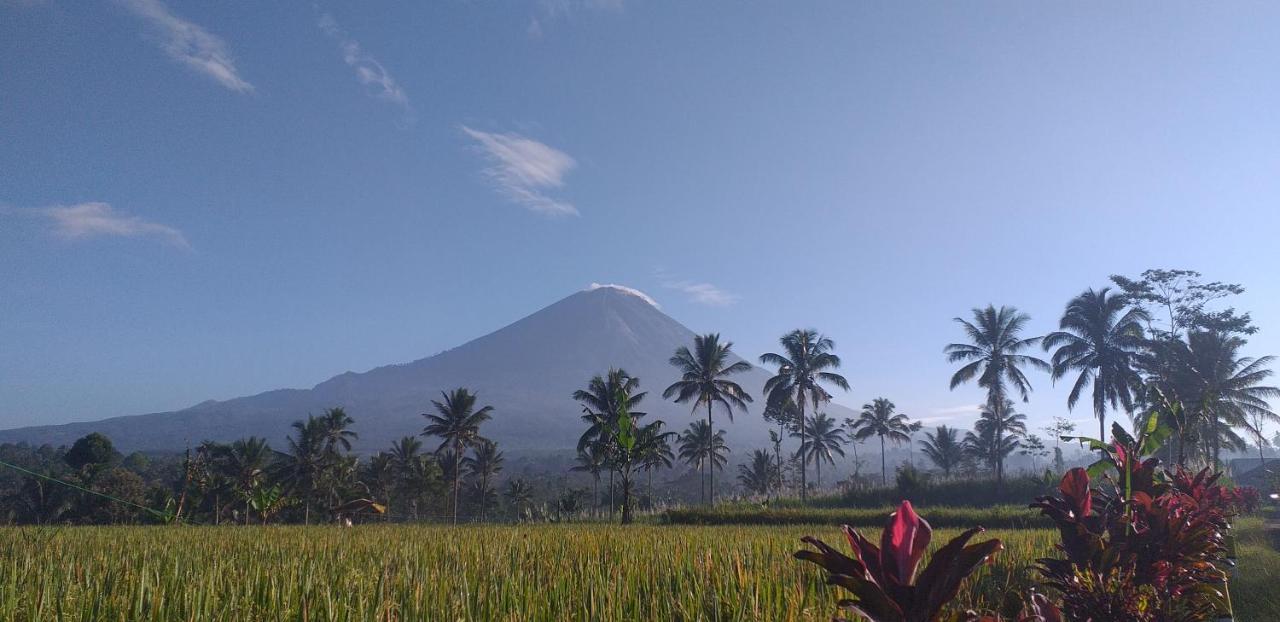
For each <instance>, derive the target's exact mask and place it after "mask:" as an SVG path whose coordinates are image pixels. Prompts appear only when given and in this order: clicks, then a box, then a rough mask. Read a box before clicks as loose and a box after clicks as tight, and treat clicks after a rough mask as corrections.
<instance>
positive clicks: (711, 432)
mask: <svg viewBox="0 0 1280 622" xmlns="http://www.w3.org/2000/svg"><path fill="white" fill-rule="evenodd" d="M715 438H716V429H715V428H714V427H712V425H711V402H707V461H708V462H709V463H710V464H708V465H707V499H708V500H709V501H710V502H709V503H708V504H707V505H710V506H711V507H715V506H716V460H715V449H714V447H715Z"/></svg>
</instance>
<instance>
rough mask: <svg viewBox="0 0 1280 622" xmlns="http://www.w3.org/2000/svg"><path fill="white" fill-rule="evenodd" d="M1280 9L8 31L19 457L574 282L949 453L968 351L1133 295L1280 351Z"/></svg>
mask: <svg viewBox="0 0 1280 622" xmlns="http://www.w3.org/2000/svg"><path fill="white" fill-rule="evenodd" d="M1277 13H1280V7H1278V6H1276V5H1274V4H1269V3H1233V4H1207V3H1192V2H1175V3H1130V4H1126V5H1123V6H1117V5H1114V4H1112V3H1100V2H1096V3H1095V2H1084V3H1062V4H1057V5H1048V4H1039V3H1036V4H1032V3H1025V2H966V3H938V4H933V3H929V4H923V3H848V2H807V3H738V2H724V3H721V2H683V1H680V2H676V1H670V2H632V1H628V0H612V1H604V0H595V1H591V0H562V1H538V0H535V1H532V2H517V1H512V2H463V1H461V0H458V1H448V0H445V1H440V2H404V3H398V2H396V3H393V2H367V3H358V4H352V3H321V4H319V5H312V4H310V3H305V2H299V3H255V4H253V5H241V4H235V3H215V2H178V1H176V0H170V1H163V2H162V1H161V0H116V1H111V2H95V3H86V2H65V1H58V0H45V1H36V0H17V1H15V0H7V1H0V171H3V173H2V174H0V180H2V183H0V316H2V318H3V319H2V320H0V426H3V427H10V426H17V425H26V424H36V423H46V422H61V421H70V420H85V419H95V418H99V417H102V416H111V415H122V414H134V413H141V412H153V411H161V410H168V409H174V408H180V407H185V406H188V405H191V404H194V403H196V402H199V401H202V400H204V399H207V398H217V399H223V398H229V397H234V396H238V395H245V394H251V393H255V392H259V391H262V390H267V389H272V388H278V387H307V386H311V385H312V384H314V383H316V382H319V381H321V380H323V379H325V378H327V377H329V376H331V375H333V374H336V373H340V372H343V371H346V370H357V371H363V370H365V369H368V368H370V367H373V366H376V365H380V364H386V363H393V362H403V361H408V360H413V359H416V358H420V357H423V356H426V355H429V354H432V353H435V352H437V351H440V350H442V349H445V348H448V347H451V346H454V345H457V344H459V343H461V342H463V341H465V340H467V339H470V338H472V337H476V336H479V335H481V334H484V333H486V332H489V331H490V330H493V329H496V328H498V327H500V326H502V325H504V324H506V323H508V322H510V321H513V320H515V319H518V318H519V317H521V316H523V315H525V314H527V313H529V312H532V311H534V310H536V309H539V308H541V307H543V306H545V305H547V304H549V303H551V302H554V301H555V300H557V299H559V298H561V297H563V296H566V295H569V294H570V293H572V292H574V291H577V290H579V289H582V288H584V287H585V286H587V285H588V284H589V283H591V282H613V283H623V284H626V285H629V286H632V287H635V288H638V289H641V290H643V291H645V292H647V293H649V294H650V295H652V296H653V297H654V298H656V299H657V300H658V301H659V302H660V303H661V304H662V307H663V309H664V310H665V311H667V312H668V313H670V314H671V315H673V316H674V317H676V318H677V319H679V320H681V321H682V322H684V323H686V324H687V325H689V326H690V327H691V328H693V329H695V330H699V331H708V330H718V331H720V332H722V333H723V334H724V335H725V336H726V337H728V338H729V339H732V340H734V341H735V342H737V348H738V350H739V351H741V352H742V353H743V354H744V355H747V356H748V357H749V358H752V359H754V357H755V356H756V355H757V354H759V353H760V352H763V351H766V350H769V349H773V346H774V344H775V340H776V338H777V336H778V335H780V334H781V333H783V332H784V331H786V330H788V329H791V328H795V327H800V326H814V327H817V328H819V329H821V330H823V331H824V332H826V333H828V334H830V335H831V336H832V337H834V338H835V339H836V341H837V345H838V352H839V353H840V354H842V355H844V357H845V360H846V367H845V370H844V371H845V373H846V375H847V376H848V377H849V379H850V380H851V382H852V383H853V386H854V390H853V391H852V392H851V393H849V394H847V395H845V396H841V397H840V398H839V400H838V401H841V402H843V403H846V404H849V405H858V404H861V403H863V402H865V401H869V400H870V399H871V398H873V397H876V396H881V395H883V396H887V397H889V398H891V399H893V400H894V401H896V402H897V403H898V405H899V407H900V408H901V409H902V410H903V411H905V412H907V413H909V414H911V415H913V416H918V417H926V418H929V419H930V420H932V421H941V420H944V418H946V417H957V416H958V417H960V418H961V420H964V419H967V418H968V417H969V416H970V415H969V414H968V413H967V412H965V411H966V410H968V409H969V408H971V407H970V405H971V404H974V403H976V402H977V401H978V400H979V399H980V398H979V393H978V392H977V390H975V389H962V390H957V391H954V392H953V391H949V390H948V389H947V380H948V377H949V374H950V372H951V370H952V366H951V365H949V364H947V363H946V362H945V361H944V360H943V356H942V353H941V351H942V347H943V345H945V344H946V343H948V342H949V341H952V340H955V339H956V338H958V337H959V331H958V330H957V328H956V326H955V325H954V324H953V323H952V322H951V321H950V318H952V317H953V316H956V315H961V314H967V310H968V309H969V308H971V307H973V306H977V305H985V304H987V303H988V302H993V303H996V304H1012V305H1016V306H1018V307H1019V308H1021V309H1023V310H1025V311H1027V312H1029V313H1030V314H1031V315H1032V316H1033V318H1034V321H1033V324H1032V326H1033V329H1034V330H1035V331H1036V332H1044V331H1047V330H1050V329H1052V327H1053V326H1054V322H1056V318H1057V316H1058V314H1059V313H1060V311H1061V308H1062V306H1063V305H1064V303H1065V302H1066V300H1067V299H1068V298H1070V297H1071V296H1072V295H1074V294H1076V293H1078V292H1079V291H1080V290H1082V289H1084V288H1085V287H1089V286H1101V285H1104V284H1105V283H1106V277H1107V276H1108V275H1109V274H1112V273H1122V274H1136V273H1138V272H1140V271H1141V270H1143V269H1144V268H1148V267H1184V268H1194V269H1197V270H1200V271H1202V272H1204V273H1205V275H1206V276H1207V277H1209V278H1211V279H1221V280H1230V281H1238V282H1241V283H1244V284H1245V285H1246V286H1248V287H1249V288H1250V291H1249V292H1248V293H1247V294H1246V295H1244V296H1242V297H1240V299H1239V300H1238V304H1239V306H1240V307H1243V308H1245V309H1248V310H1250V311H1252V312H1253V314H1254V317H1255V319H1256V320H1257V322H1258V323H1259V324H1260V325H1262V327H1263V332H1262V333H1260V334H1259V335H1257V336H1256V337H1255V338H1254V339H1253V340H1252V342H1251V344H1250V352H1249V353H1250V354H1254V355H1260V354H1267V353H1280V337H1277V335H1280V332H1277V331H1280V297H1278V294H1280V292H1277V282H1276V275H1277V272H1276V268H1277V265H1280V262H1277V258H1278V255H1280V254H1278V253H1277V251H1276V250H1275V233H1276V229H1277V224H1280V216H1277V215H1276V214H1277V208H1276V199H1277V197H1278V196H1280V175H1277V172H1278V171H1280V149H1277V145H1280V115H1277V114H1276V110H1277V109H1280V73H1277V71H1276V70H1275V59H1276V58H1280V39H1277V38H1276V37H1275V36H1274V34H1275V32H1274V27H1273V25H1274V24H1276V23H1278V20H1280V14H1277ZM1033 382H1034V384H1035V386H1036V392H1035V394H1034V396H1033V398H1032V402H1031V404H1029V405H1028V406H1027V407H1026V408H1025V411H1026V412H1028V413H1029V414H1031V415H1032V417H1033V424H1036V425H1039V424H1040V423H1042V422H1043V421H1045V420H1047V419H1048V417H1050V416H1052V415H1059V414H1065V413H1066V406H1065V390H1064V389H1063V388H1062V387H1058V388H1052V387H1050V383H1049V381H1048V379H1047V377H1044V376H1043V375H1041V376H1034V377H1033ZM1072 416H1073V417H1074V418H1077V419H1081V420H1088V418H1089V413H1088V412H1085V411H1077V412H1076V413H1075V414H1074V415H1072Z"/></svg>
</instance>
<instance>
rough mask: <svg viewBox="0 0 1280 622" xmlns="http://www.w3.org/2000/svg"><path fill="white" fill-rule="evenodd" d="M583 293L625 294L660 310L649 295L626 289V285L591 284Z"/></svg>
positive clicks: (634, 289)
mask: <svg viewBox="0 0 1280 622" xmlns="http://www.w3.org/2000/svg"><path fill="white" fill-rule="evenodd" d="M583 291H585V292H598V291H604V292H619V293H622V294H626V295H628V296H635V297H636V298H639V299H640V300H643V301H645V302H647V303H649V304H650V305H651V306H652V307H653V308H655V309H661V308H662V305H660V304H658V301H656V300H654V299H653V297H652V296H650V295H649V294H646V293H644V292H642V291H640V290H638V289H636V288H634V287H627V286H626V285H618V284H616V283H592V284H591V285H588V286H587V288H586V289H585V290H583Z"/></svg>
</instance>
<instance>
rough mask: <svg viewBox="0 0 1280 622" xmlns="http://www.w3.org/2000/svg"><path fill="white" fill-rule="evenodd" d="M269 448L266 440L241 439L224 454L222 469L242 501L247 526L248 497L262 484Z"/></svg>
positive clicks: (268, 464)
mask: <svg viewBox="0 0 1280 622" xmlns="http://www.w3.org/2000/svg"><path fill="white" fill-rule="evenodd" d="M271 460H272V452H271V446H270V445H268V444H267V441H266V439H261V438H258V437H256V436H250V437H249V438H242V439H239V440H237V441H235V442H234V443H231V447H230V448H229V450H228V451H227V453H226V457H225V462H224V463H223V464H224V468H225V469H226V473H227V476H228V479H230V480H231V481H232V482H233V483H234V485H235V487H236V491H237V492H238V493H239V494H240V496H241V498H242V499H244V524H246V525H248V524H249V508H250V503H249V502H250V497H251V496H252V495H253V491H254V489H256V488H257V487H258V485H259V484H260V483H261V482H262V478H263V476H264V475H265V474H266V470H267V467H269V466H270V465H271Z"/></svg>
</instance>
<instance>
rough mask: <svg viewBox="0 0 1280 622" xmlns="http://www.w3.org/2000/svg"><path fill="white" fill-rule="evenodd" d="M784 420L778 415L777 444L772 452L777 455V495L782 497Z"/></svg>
mask: <svg viewBox="0 0 1280 622" xmlns="http://www.w3.org/2000/svg"><path fill="white" fill-rule="evenodd" d="M786 425H787V424H786V421H785V420H783V419H782V418H781V417H779V421H778V445H777V446H776V447H774V452H773V453H775V454H777V456H778V497H782V483H783V482H782V437H783V435H784V434H786Z"/></svg>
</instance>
